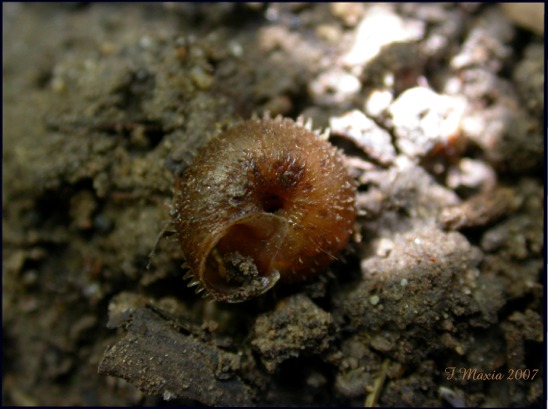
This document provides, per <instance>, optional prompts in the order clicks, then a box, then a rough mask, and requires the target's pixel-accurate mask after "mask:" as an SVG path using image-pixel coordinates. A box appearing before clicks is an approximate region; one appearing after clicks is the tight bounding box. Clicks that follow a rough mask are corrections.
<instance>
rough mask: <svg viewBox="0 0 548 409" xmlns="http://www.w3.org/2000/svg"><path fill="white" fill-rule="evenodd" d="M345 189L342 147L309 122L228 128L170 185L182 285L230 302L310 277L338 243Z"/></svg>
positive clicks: (346, 213) (342, 241)
mask: <svg viewBox="0 0 548 409" xmlns="http://www.w3.org/2000/svg"><path fill="white" fill-rule="evenodd" d="M355 194H356V188H355V184H354V181H353V179H352V178H351V177H350V175H349V174H348V172H347V170H346V169H345V167H344V165H343V163H342V155H341V154H340V153H339V152H338V151H337V150H336V148H335V147H333V146H332V145H331V144H329V143H328V142H327V141H326V140H325V138H323V139H322V137H321V136H320V135H319V133H317V132H314V131H312V130H311V124H310V123H304V121H302V120H297V122H294V121H292V120H290V119H284V118H281V117H278V118H275V119H271V118H269V117H265V118H263V119H258V118H254V119H251V120H249V121H245V122H243V123H241V124H239V125H236V126H234V127H232V128H231V129H229V130H227V131H225V132H223V133H221V134H220V135H218V136H217V137H216V138H214V139H212V140H211V141H209V142H208V143H207V144H206V145H205V146H204V147H203V148H202V149H201V150H200V151H199V152H198V154H197V155H196V157H195V158H194V161H193V163H192V164H191V165H190V166H189V167H188V168H187V169H186V171H185V173H184V175H183V176H182V178H181V179H179V180H178V181H177V183H176V194H175V198H174V220H173V223H174V225H175V228H176V230H177V233H178V236H179V241H180V243H181V248H182V250H183V253H184V256H185V259H186V263H187V265H188V268H189V269H190V271H191V273H192V278H191V280H192V281H191V283H194V284H198V283H199V284H198V287H199V288H205V290H206V291H207V293H208V294H209V295H211V296H212V297H213V298H214V299H216V300H219V301H227V302H239V301H245V300H247V299H249V298H252V297H255V296H257V295H260V294H262V293H264V292H265V291H267V290H269V289H270V288H272V286H274V285H275V284H276V283H277V282H278V281H279V282H282V283H291V282H299V281H304V280H306V279H308V278H310V277H312V276H314V275H315V274H317V273H319V272H320V271H321V270H322V269H323V268H325V266H326V265H327V264H329V263H330V262H331V261H332V260H333V259H334V258H335V257H336V254H337V253H338V252H339V251H340V250H341V249H342V248H344V247H345V246H346V243H347V241H348V239H349V236H350V234H351V229H352V226H353V223H354V220H355V217H356V210H355Z"/></svg>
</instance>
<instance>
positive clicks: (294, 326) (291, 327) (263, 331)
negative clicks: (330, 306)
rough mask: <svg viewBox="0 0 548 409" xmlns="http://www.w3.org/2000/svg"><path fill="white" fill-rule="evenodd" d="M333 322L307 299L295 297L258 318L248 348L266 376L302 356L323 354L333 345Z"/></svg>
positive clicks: (305, 297) (327, 314)
mask: <svg viewBox="0 0 548 409" xmlns="http://www.w3.org/2000/svg"><path fill="white" fill-rule="evenodd" d="M333 329H334V327H333V319H332V318H331V314H329V313H327V312H325V311H324V310H322V309H321V308H320V307H318V306H317V305H316V304H314V303H313V302H312V301H311V300H310V299H309V298H308V297H307V296H305V295H303V294H298V295H295V296H291V297H289V298H286V299H284V300H282V301H281V302H279V303H278V305H277V307H276V309H275V310H274V311H272V312H270V313H267V314H263V315H261V316H259V317H258V318H257V320H256V321H255V326H254V338H253V340H252V341H251V344H252V345H253V346H254V347H255V348H256V349H257V350H258V351H259V354H260V355H261V360H262V362H263V364H264V365H265V367H266V369H267V370H268V371H269V372H275V371H276V368H277V367H278V365H279V364H280V363H281V362H283V361H285V360H286V359H288V358H291V357H297V356H299V355H300V354H302V353H313V352H320V351H323V350H325V349H326V348H327V347H328V346H329V343H330V342H331V341H332V338H333V337H332V334H333Z"/></svg>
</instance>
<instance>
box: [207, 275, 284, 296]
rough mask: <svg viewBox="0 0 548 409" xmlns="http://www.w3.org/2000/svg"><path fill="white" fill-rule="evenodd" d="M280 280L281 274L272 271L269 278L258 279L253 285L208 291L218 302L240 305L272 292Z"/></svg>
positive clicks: (211, 288) (210, 288) (209, 289)
mask: <svg viewBox="0 0 548 409" xmlns="http://www.w3.org/2000/svg"><path fill="white" fill-rule="evenodd" d="M279 279H280V272H279V271H278V270H272V271H271V273H270V275H269V276H261V277H258V278H257V280H254V281H253V282H252V283H250V284H248V285H244V286H239V287H233V288H230V290H229V291H227V289H222V288H221V289H216V288H214V287H208V289H207V291H208V292H209V294H211V295H212V296H213V298H215V299H216V300H217V301H224V302H228V303H239V302H243V301H247V300H249V299H250V298H254V297H257V296H259V295H261V294H264V293H265V292H267V291H268V290H270V289H271V288H272V287H274V285H275V284H276V283H277V282H278V280H279Z"/></svg>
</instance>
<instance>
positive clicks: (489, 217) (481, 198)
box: [439, 187, 523, 230]
mask: <svg viewBox="0 0 548 409" xmlns="http://www.w3.org/2000/svg"><path fill="white" fill-rule="evenodd" d="M522 200H523V199H522V198H520V197H519V196H517V195H516V192H515V191H514V190H512V189H509V188H505V187H498V188H495V189H493V190H490V191H486V192H482V193H479V194H477V195H476V196H474V197H472V198H470V199H468V200H467V201H465V202H464V203H462V204H460V205H456V206H452V207H449V208H446V209H444V210H443V211H442V212H441V214H440V217H439V221H440V223H441V225H442V226H443V227H444V228H445V229H447V230H460V229H462V228H465V227H475V226H484V225H486V224H488V223H491V222H493V221H495V220H497V219H498V218H500V217H501V216H504V215H506V214H508V213H510V212H512V211H515V210H517V209H518V208H519V206H520V205H521V202H522Z"/></svg>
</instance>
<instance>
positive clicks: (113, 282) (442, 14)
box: [2, 3, 545, 407]
mask: <svg viewBox="0 0 548 409" xmlns="http://www.w3.org/2000/svg"><path fill="white" fill-rule="evenodd" d="M3 12H4V15H3V19H4V20H3V22H4V27H3V30H4V44H3V45H4V48H3V57H4V58H3V61H4V64H3V78H4V81H3V85H4V93H3V102H4V110H3V123H4V126H3V135H4V136H3V147H4V151H3V184H2V186H3V201H2V210H3V214H2V217H3V218H2V227H3V229H2V236H3V259H2V261H3V263H2V277H3V286H2V295H3V300H2V301H3V305H2V309H3V316H2V318H3V320H2V329H3V333H2V334H3V335H2V340H3V356H2V358H3V369H4V370H3V383H2V384H3V389H2V398H3V403H4V404H8V405H48V406H60V405H167V404H173V403H175V404H178V405H233V406H234V405H317V406H334V405H351V406H374V405H379V406H455V407H456V406H513V407H523V406H540V405H542V404H543V403H544V402H545V398H544V397H543V396H542V392H543V390H542V386H543V385H542V380H543V377H544V363H543V362H542V360H543V342H542V341H543V334H544V331H543V316H542V314H543V308H544V305H545V300H544V298H543V294H544V288H543V284H544V282H545V278H544V271H543V266H544V263H543V250H544V241H543V225H544V206H545V204H544V190H543V189H544V188H543V179H542V176H543V157H544V139H543V121H544V99H543V89H544V65H543V64H544V61H543V50H544V42H543V41H544V40H543V37H542V34H541V33H538V32H534V31H530V30H529V29H528V28H522V27H520V26H515V25H514V24H513V23H512V22H511V21H510V20H509V19H508V17H507V16H506V15H505V14H504V13H503V11H502V10H501V9H500V8H499V7H498V6H497V5H494V4H484V5H481V4H468V3H467V4H454V3H447V4H431V3H424V4H420V3H406V4H360V3H334V4H327V3H317V4H316V3H290V4H276V3H272V4H262V3H239V4H230V3H221V4H198V3H163V4H107V3H103V4H93V3H70V4H60V5H59V4H28V5H27V4H25V5H21V4H18V3H11V4H3ZM266 111H269V112H270V113H271V114H273V115H277V114H281V115H283V116H287V117H291V118H297V117H298V116H299V115H304V116H305V117H307V118H312V119H313V123H314V126H315V127H316V128H326V127H329V129H330V141H331V142H332V143H333V144H334V145H336V146H338V147H339V148H340V149H342V150H343V151H344V153H345V155H346V164H347V167H348V169H349V172H351V174H352V175H353V177H354V178H355V179H356V181H357V182H358V185H359V188H358V196H357V203H358V211H359V218H358V221H357V223H356V227H355V234H354V237H353V240H352V243H350V244H349V248H348V250H347V252H346V255H345V257H343V258H341V259H340V260H338V261H337V262H335V263H334V264H333V265H332V266H331V267H330V268H329V270H328V271H327V272H326V273H325V274H324V275H323V276H322V277H321V278H319V279H318V280H316V281H313V282H310V283H306V284H303V285H294V286H290V287H281V288H275V289H274V290H273V291H271V292H269V293H267V294H265V295H264V296H262V297H259V298H257V299H254V300H251V301H248V302H245V303H242V304H222V303H214V302H209V301H206V300H203V299H202V298H201V297H200V296H198V295H195V294H194V292H193V291H191V289H189V288H187V287H186V285H185V282H183V279H182V270H181V268H180V265H181V263H182V262H183V259H182V254H181V251H180V249H179V246H178V243H177V241H176V239H174V238H164V239H161V240H160V242H159V244H158V248H157V249H156V255H155V256H154V257H153V258H152V261H151V264H150V267H149V268H148V269H147V264H148V263H149V257H148V256H149V254H150V252H151V251H152V249H153V248H154V247H155V244H156V239H157V236H158V234H159V233H160V231H161V230H162V229H163V227H164V226H165V225H166V223H168V222H169V220H170V215H169V212H170V207H171V198H172V189H173V186H174V181H175V179H176V178H177V177H178V176H180V175H181V174H182V173H183V172H184V169H185V167H186V165H187V164H188V162H189V157H190V153H191V152H192V151H194V150H195V149H196V148H198V147H200V146H202V145H203V144H204V143H205V141H206V140H208V139H209V138H210V137H211V136H212V135H213V134H215V132H216V131H217V130H218V129H221V128H223V127H227V126H230V124H233V123H235V122H237V121H239V120H242V119H247V118H249V117H250V116H251V115H252V114H253V113H259V114H261V113H263V112H266Z"/></svg>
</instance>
